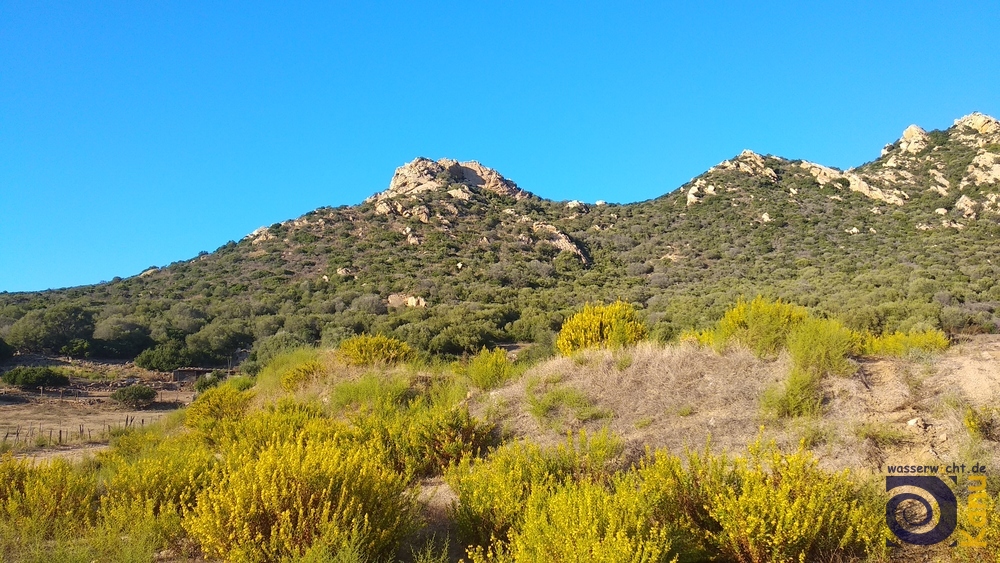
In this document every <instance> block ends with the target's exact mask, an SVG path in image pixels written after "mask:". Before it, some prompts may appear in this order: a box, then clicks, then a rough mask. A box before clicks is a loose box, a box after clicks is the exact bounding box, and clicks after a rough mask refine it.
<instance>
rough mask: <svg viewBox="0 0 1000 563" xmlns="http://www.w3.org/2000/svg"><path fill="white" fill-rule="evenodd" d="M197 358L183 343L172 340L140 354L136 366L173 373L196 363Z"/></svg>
mask: <svg viewBox="0 0 1000 563" xmlns="http://www.w3.org/2000/svg"><path fill="white" fill-rule="evenodd" d="M195 359H196V358H194V356H193V354H192V353H191V351H190V350H188V349H187V348H186V347H185V346H184V344H183V343H181V342H178V341H176V340H170V341H168V342H164V343H161V344H157V345H156V346H154V347H153V348H148V349H146V350H143V351H142V352H141V353H139V355H138V356H136V358H135V365H137V366H139V367H141V368H144V369H150V370H156V371H172V370H175V369H177V368H179V367H184V366H186V365H191V364H193V363H195V361H194V360H195Z"/></svg>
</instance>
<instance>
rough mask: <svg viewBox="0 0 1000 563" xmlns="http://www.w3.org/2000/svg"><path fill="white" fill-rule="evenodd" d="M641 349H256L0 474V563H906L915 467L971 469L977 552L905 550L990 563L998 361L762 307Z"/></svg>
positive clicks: (610, 330) (629, 336)
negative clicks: (903, 501)
mask: <svg viewBox="0 0 1000 563" xmlns="http://www.w3.org/2000/svg"><path fill="white" fill-rule="evenodd" d="M646 337H647V331H646V330H645V328H644V327H643V326H642V323H641V322H640V321H639V319H638V318H637V317H636V315H635V311H634V310H632V308H631V307H630V306H628V305H627V304H624V303H620V302H618V303H614V304H611V305H607V306H596V305H595V306H588V307H586V308H585V309H584V310H582V311H581V312H580V313H579V315H577V316H574V317H571V318H570V319H568V320H567V321H566V323H565V324H564V327H563V332H562V333H561V334H560V335H559V338H558V339H557V347H558V349H559V352H560V356H559V357H552V358H547V359H538V358H537V354H533V353H532V352H531V351H530V350H521V351H520V353H519V356H520V357H519V358H512V357H511V356H512V355H511V354H508V353H507V352H505V351H504V350H501V349H494V350H487V349H483V350H482V351H481V352H479V353H478V354H476V355H474V356H470V357H467V358H465V359H463V360H461V361H444V360H434V359H428V358H427V357H426V356H422V355H420V354H417V353H414V351H413V350H411V349H410V348H409V347H408V346H407V345H406V344H405V343H403V342H401V341H398V340H395V339H393V338H389V337H386V336H382V335H362V336H356V337H353V338H349V339H347V340H345V341H344V342H342V343H341V344H340V345H339V346H338V347H337V348H313V347H290V348H288V349H285V350H280V351H275V352H274V355H273V356H272V357H271V358H269V359H268V360H267V361H266V363H264V365H263V367H262V368H261V369H260V371H259V372H258V373H257V374H256V376H254V377H247V376H235V377H230V378H228V379H226V380H219V381H213V382H210V383H211V384H209V383H206V384H203V385H201V391H200V393H199V395H198V396H197V399H196V400H195V401H194V402H193V403H192V404H191V405H190V406H188V407H187V408H186V409H182V410H179V411H177V412H176V413H174V414H171V415H169V416H166V417H164V418H163V419H162V420H161V421H160V422H158V423H157V424H155V425H152V426H147V427H145V428H131V429H122V430H117V431H115V432H114V436H113V439H112V440H111V447H110V448H109V449H108V450H106V451H103V452H100V453H98V454H97V455H95V456H93V457H88V458H85V459H84V460H82V461H74V462H69V461H66V460H62V459H52V460H46V461H32V460H30V459H24V458H15V457H14V456H13V455H11V454H6V455H5V456H3V457H0V558H2V559H3V560H11V561H46V562H59V561H88V562H89V561H95V560H99V561H153V560H161V561H184V560H211V561H215V560H220V561H337V562H356V561H413V562H421V563H430V562H444V561H458V560H464V561H469V562H486V561H497V562H503V561H525V562H534V561H538V562H543V561H544V562H553V561H554V562H560V561H566V562H569V561H606V562H620V561H621V562H625V561H637V562H638V561H643V562H654V561H675V560H676V561H738V562H765V561H789V562H791V561H889V560H911V559H912V558H913V557H914V555H913V554H914V553H915V552H914V551H913V550H912V549H904V548H890V547H887V543H886V542H887V540H891V539H892V536H891V534H890V532H889V530H888V528H887V526H886V523H885V503H886V496H885V490H884V484H885V483H884V479H883V475H884V468H885V466H886V465H887V464H889V463H897V462H899V463H924V462H927V463H930V462H932V461H934V460H938V461H943V462H952V461H959V462H961V461H964V462H967V463H968V462H973V461H974V462H977V463H981V464H984V465H985V466H987V467H988V475H989V481H988V493H989V497H988V498H989V501H988V502H989V506H990V511H991V512H990V514H991V515H992V518H990V519H989V520H988V522H987V524H986V527H985V531H984V532H983V536H982V537H983V538H985V542H986V546H985V547H979V548H969V547H961V546H960V547H957V548H947V547H943V546H942V547H938V548H934V549H932V550H931V551H922V552H921V554H922V556H926V557H935V558H937V559H939V560H944V561H947V560H953V561H1000V517H997V512H996V506H997V505H996V503H997V493H998V485H1000V482H998V480H997V477H996V476H997V470H998V469H1000V448H998V443H997V440H998V439H1000V413H998V412H997V410H996V408H995V407H994V406H993V405H992V404H991V403H992V397H995V389H994V388H993V387H991V386H993V385H1000V374H998V373H997V372H996V369H995V361H993V358H997V357H1000V355H998V356H990V354H1000V341H995V340H988V341H986V340H983V341H979V342H980V345H981V346H980V348H978V349H976V351H975V354H977V355H978V356H974V357H973V356H969V355H968V354H966V355H965V356H962V355H956V352H955V350H959V351H961V350H962V349H963V346H965V347H968V346H970V343H965V344H963V343H957V345H954V346H952V348H953V349H951V350H949V346H950V345H953V344H954V343H950V342H949V341H948V339H947V338H945V336H944V334H943V333H941V332H939V331H934V330H917V331H913V332H907V333H891V334H878V335H876V334H870V333H865V332H857V331H854V330H850V329H848V328H846V327H845V326H844V325H843V324H841V323H840V322H839V321H838V320H837V319H834V318H826V317H818V316H816V315H814V314H813V313H810V312H809V311H808V310H806V309H804V308H801V307H797V306H793V305H789V304H786V303H782V302H778V301H768V300H765V299H760V298H758V299H754V300H752V301H744V300H741V301H739V302H738V303H736V304H735V306H733V307H732V308H731V309H730V310H729V311H728V312H727V313H726V314H725V316H723V317H722V318H721V319H720V320H719V321H718V323H717V324H716V325H715V326H714V327H712V328H710V329H707V330H703V331H700V332H691V333H686V334H684V335H682V336H681V337H680V339H679V340H678V341H675V342H673V343H670V344H662V343H655V342H651V341H648V340H647V339H646ZM983 354H986V356H984V357H980V356H982V355H983ZM970 357H971V358H972V359H971V360H970V359H969V358H970ZM979 360H982V361H983V362H984V363H983V364H982V365H980V364H978V363H975V362H976V361H979ZM991 361H993V363H992V364H990V363H989V362H991ZM963 362H964V363H963ZM969 362H973V363H969ZM991 365H992V366H994V367H989V366H991ZM970 369H971V370H972V371H969V370H970ZM989 369H992V370H993V371H988V370H989ZM960 496H961V495H960ZM973 524H974V523H973ZM960 525H961V526H963V527H964V528H963V529H968V530H970V531H971V530H972V529H973V528H972V527H970V526H972V524H970V522H968V521H967V520H963V521H962V522H960Z"/></svg>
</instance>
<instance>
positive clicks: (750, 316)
mask: <svg viewBox="0 0 1000 563" xmlns="http://www.w3.org/2000/svg"><path fill="white" fill-rule="evenodd" d="M807 316H808V314H807V312H806V310H805V308H803V307H799V306H797V305H792V304H790V303H783V302H782V301H781V300H780V299H778V300H775V301H770V300H768V299H765V298H764V297H762V296H760V295H758V296H757V297H755V298H754V299H753V300H752V301H750V302H749V303H748V302H747V301H745V300H744V299H743V298H740V299H739V300H738V301H737V302H736V305H735V306H734V307H733V308H732V309H730V310H728V311H726V314H725V315H723V317H722V319H721V320H719V323H718V325H717V326H716V328H715V330H714V334H713V337H712V340H713V341H714V343H715V344H716V346H722V345H725V344H726V343H728V342H737V343H739V344H742V345H743V346H746V347H747V348H749V349H750V350H752V351H753V353H754V354H756V355H757V356H758V357H761V358H767V357H773V356H775V355H776V354H777V353H778V351H779V350H781V348H783V347H784V346H785V343H786V341H787V339H788V335H789V334H790V333H791V331H792V329H793V328H794V327H796V326H797V325H798V324H800V323H801V322H803V321H804V320H805V319H806V317H807Z"/></svg>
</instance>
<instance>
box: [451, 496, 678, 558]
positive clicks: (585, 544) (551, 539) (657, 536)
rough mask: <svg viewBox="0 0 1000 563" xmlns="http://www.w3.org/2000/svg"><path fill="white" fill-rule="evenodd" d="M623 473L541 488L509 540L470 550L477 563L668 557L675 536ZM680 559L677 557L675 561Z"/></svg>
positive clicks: (531, 500)
mask: <svg viewBox="0 0 1000 563" xmlns="http://www.w3.org/2000/svg"><path fill="white" fill-rule="evenodd" d="M634 481H635V480H634V479H632V478H628V477H624V478H622V479H618V480H616V483H615V484H614V486H612V487H607V486H605V485H603V484H600V483H594V482H591V481H586V480H585V481H579V482H569V483H565V484H563V485H560V486H558V487H556V488H555V490H554V491H551V492H548V491H536V492H535V493H534V494H532V495H531V498H529V500H528V502H527V506H526V509H525V514H524V521H523V523H522V524H521V525H520V526H519V527H518V529H517V530H516V531H514V532H513V533H512V534H511V539H510V544H509V546H506V545H504V544H502V543H498V544H494V545H493V546H491V548H490V549H489V550H487V549H485V548H482V547H479V548H473V549H471V550H470V551H469V556H470V559H471V561H472V562H473V563H480V562H486V561H510V562H515V561H516V562H518V563H575V562H578V561H587V562H588V563H647V562H648V563H653V562H659V561H667V560H668V556H669V553H670V547H671V543H670V534H669V532H668V530H666V529H665V528H662V527H659V526H657V525H655V524H653V522H652V519H651V518H650V510H649V504H648V503H647V502H645V499H644V498H643V497H642V493H641V492H640V490H639V488H638V487H637V486H636V484H635V483H634ZM674 560H675V561H676V558H675V559H674Z"/></svg>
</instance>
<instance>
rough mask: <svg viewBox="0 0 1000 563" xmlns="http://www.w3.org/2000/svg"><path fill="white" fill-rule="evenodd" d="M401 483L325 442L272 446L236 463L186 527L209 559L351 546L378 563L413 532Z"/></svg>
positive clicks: (373, 460) (363, 451)
mask: <svg viewBox="0 0 1000 563" xmlns="http://www.w3.org/2000/svg"><path fill="white" fill-rule="evenodd" d="M414 508H415V505H414V498H413V495H412V492H410V491H408V490H407V483H406V480H405V479H404V478H403V476H401V475H399V474H397V473H395V472H394V471H392V470H390V469H388V468H387V466H386V465H385V463H384V460H382V459H381V456H380V455H378V453H377V452H373V451H371V450H369V449H368V448H364V447H342V446H338V445H337V444H335V443H331V442H325V441H322V440H319V441H317V440H298V441H294V442H291V441H286V442H279V443H273V444H271V445H269V446H267V447H266V448H265V449H263V450H262V451H260V452H247V453H243V454H241V455H233V456H231V457H230V459H228V460H227V463H226V465H225V467H224V468H223V470H222V474H221V478H220V480H219V481H218V483H217V484H215V485H214V486H212V487H209V488H206V489H204V490H203V491H202V492H201V493H200V494H199V495H198V500H197V504H196V506H195V508H194V510H193V512H192V513H191V514H190V515H189V517H188V518H186V519H185V520H184V527H185V529H187V530H188V532H189V533H190V534H191V535H192V537H194V538H195V539H196V540H197V541H198V542H199V544H200V545H201V548H202V550H203V551H204V553H205V554H206V555H207V556H208V557H210V558H224V559H226V560H228V561H278V560H282V559H284V558H291V557H296V556H302V555H304V554H305V553H306V552H307V551H308V550H310V548H313V547H314V546H316V545H319V546H322V547H323V548H324V549H329V551H330V552H331V553H328V554H327V556H328V557H329V556H332V555H333V553H335V552H336V551H337V550H339V549H341V548H343V547H345V546H348V545H353V546H355V547H357V548H358V549H359V550H360V551H361V554H362V555H364V556H365V557H370V558H378V559H383V558H385V557H387V556H389V555H390V554H391V553H393V552H394V551H395V549H396V548H397V546H398V544H399V542H400V540H402V538H404V537H406V535H407V534H408V533H409V532H410V531H411V529H412V528H413V525H414V516H415V510H414Z"/></svg>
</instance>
